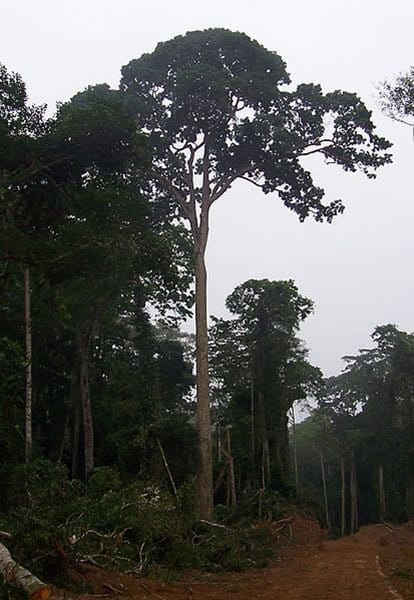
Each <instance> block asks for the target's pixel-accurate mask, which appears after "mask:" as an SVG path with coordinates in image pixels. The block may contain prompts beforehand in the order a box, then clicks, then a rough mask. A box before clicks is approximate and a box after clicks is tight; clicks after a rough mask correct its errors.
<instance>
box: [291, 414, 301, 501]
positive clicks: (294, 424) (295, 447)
mask: <svg viewBox="0 0 414 600" xmlns="http://www.w3.org/2000/svg"><path fill="white" fill-rule="evenodd" d="M292 440H293V464H294V470H295V488H296V493H297V491H298V487H299V471H298V448H297V444H296V418H295V407H294V406H293V405H292Z"/></svg>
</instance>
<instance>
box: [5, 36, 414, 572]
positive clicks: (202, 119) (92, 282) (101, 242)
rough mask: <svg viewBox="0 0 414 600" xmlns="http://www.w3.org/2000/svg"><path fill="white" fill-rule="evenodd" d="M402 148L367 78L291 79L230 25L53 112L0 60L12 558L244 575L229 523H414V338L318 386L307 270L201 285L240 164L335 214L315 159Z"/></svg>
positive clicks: (399, 104) (399, 105) (406, 88)
mask: <svg viewBox="0 0 414 600" xmlns="http://www.w3.org/2000/svg"><path fill="white" fill-rule="evenodd" d="M413 90H414V85H413V74H412V73H409V74H407V75H406V76H401V77H400V79H399V80H398V81H397V82H393V83H385V84H383V86H382V92H381V93H382V101H383V106H384V110H386V111H387V112H388V113H389V114H390V116H392V117H394V118H397V117H398V115H399V116H400V117H402V116H404V115H409V114H410V113H411V112H413V109H412V106H413V104H412V100H413V97H414V92H413ZM390 146H391V144H390V143H389V142H388V141H387V140H385V139H384V138H382V137H379V136H377V135H376V133H375V127H374V125H373V123H372V120H371V113H370V112H369V110H368V109H367V108H366V107H365V105H364V103H363V102H362V101H361V100H360V99H359V98H358V97H357V96H356V95H355V94H352V93H349V92H342V91H335V92H332V93H327V94H325V93H323V91H322V89H321V87H320V86H319V85H314V84H301V85H299V86H297V87H296V88H295V89H293V88H292V86H291V85H290V78H289V75H288V73H287V71H286V66H285V64H284V62H283V60H282V59H281V58H280V57H279V56H278V55H277V54H276V53H274V52H270V51H268V50H266V49H265V48H263V47H262V46H260V45H259V44H258V43H257V42H254V41H252V40H251V39H250V38H248V37H247V36H246V35H244V34H239V33H232V32H229V31H227V30H222V29H211V30H207V31H203V32H191V33H188V34H186V35H185V36H179V37H177V38H175V39H173V40H171V41H169V42H165V43H161V44H159V45H158V46H157V48H156V50H155V51H154V52H153V53H152V54H145V55H143V56H142V57H141V58H139V59H136V60H132V61H131V62H130V63H129V64H128V65H126V66H125V67H123V69H122V79H121V84H120V87H119V89H116V90H115V89H111V88H110V87H109V86H108V85H106V84H101V85H95V86H91V87H89V88H87V89H86V90H84V91H81V92H79V93H78V94H76V95H75V96H74V97H73V98H72V99H71V100H69V101H68V102H64V103H61V104H59V105H58V106H57V109H56V112H55V114H53V115H52V116H49V115H48V113H47V111H46V107H45V106H34V105H32V104H31V103H30V101H29V99H28V97H27V92H26V87H25V84H24V82H23V80H22V78H21V77H20V75H18V74H16V73H14V72H12V71H10V70H8V68H7V67H6V66H3V65H0V203H1V206H0V530H2V531H1V532H0V537H1V536H3V537H2V538H1V541H5V540H6V541H7V547H9V548H10V549H11V550H12V552H13V556H15V557H16V559H17V560H19V561H20V562H22V563H24V564H25V565H27V566H29V567H30V568H31V570H32V571H33V572H34V573H37V574H38V575H40V576H42V577H45V578H47V579H53V580H56V579H57V576H58V574H59V573H62V572H63V570H64V568H65V567H67V565H68V564H69V563H70V561H72V560H74V559H75V557H76V559H77V560H84V561H86V560H90V561H91V562H93V563H96V564H100V565H105V566H116V568H121V567H128V568H129V569H132V570H134V569H135V570H136V572H137V573H140V572H141V571H142V570H145V569H147V570H148V569H150V568H152V567H154V566H155V565H158V566H159V565H164V566H165V565H169V567H171V568H173V569H178V568H182V567H186V566H197V567H203V568H210V569H211V568H214V569H217V568H229V569H230V568H232V569H235V568H247V566H248V563H249V561H250V563H249V564H250V566H251V565H254V564H259V563H260V561H261V560H264V558H266V556H267V554H266V553H267V552H268V551H269V549H268V540H267V538H265V537H263V536H264V535H265V534H263V533H260V532H259V530H254V531H253V530H249V531H248V530H247V529H244V530H243V529H240V530H239V533H238V535H237V536H236V538H235V537H234V535H233V534H232V533H230V532H229V531H228V530H227V529H226V527H225V526H224V525H223V528H222V529H220V527H219V524H220V523H225V524H229V523H236V522H237V523H243V524H244V525H245V526H246V525H248V524H250V523H252V522H254V521H262V520H264V519H269V518H270V519H274V518H276V517H277V516H279V515H281V514H282V512H283V510H284V509H285V508H286V506H288V505H291V506H292V505H296V506H298V507H301V509H302V510H307V511H309V512H310V513H312V514H314V515H316V516H318V517H319V518H320V519H321V521H322V522H323V523H324V526H325V527H326V528H327V529H328V530H330V531H331V532H332V534H333V535H341V534H342V535H344V534H346V533H355V532H356V531H357V529H358V527H359V525H360V524H366V523H371V522H378V521H381V520H390V521H398V522H401V521H403V520H405V519H407V518H409V517H412V516H413V513H414V443H413V439H414V437H413V434H414V406H413V394H414V336H413V335H412V334H410V333H406V332H403V331H400V330H399V329H398V327H396V326H395V325H392V324H385V325H383V324H379V326H378V327H377V328H376V330H375V332H374V333H373V336H372V346H371V347H370V348H368V349H363V350H360V351H359V353H357V354H355V356H349V357H345V359H344V360H345V368H344V370H343V372H342V373H341V374H339V375H337V376H335V377H329V378H324V376H323V374H322V372H321V371H320V369H319V368H318V367H317V366H316V365H312V364H311V363H310V361H309V359H308V349H307V348H306V346H305V344H304V342H303V341H302V340H301V338H300V327H301V324H302V323H303V322H304V321H305V320H306V318H307V317H308V316H309V315H310V314H311V313H312V311H313V310H315V307H314V305H313V301H312V300H311V299H309V298H306V297H305V296H303V295H302V294H301V292H300V290H299V289H298V287H297V286H296V284H295V281H294V277H295V274H294V273H292V279H291V280H287V281H279V280H277V281H270V280H261V279H251V280H248V281H246V282H240V284H239V285H238V286H237V287H236V288H235V289H234V291H233V292H232V293H231V294H230V295H229V296H228V298H227V300H226V307H227V309H228V312H229V314H230V317H229V318H217V317H211V318H210V319H209V318H208V313H207V299H206V281H207V271H206V264H205V250H206V245H207V242H208V234H209V226H210V223H209V214H210V208H211V206H212V204H213V203H215V202H216V201H217V200H219V199H220V198H221V196H223V195H225V193H226V192H227V190H228V189H229V188H230V187H231V186H232V184H233V183H234V182H235V181H236V180H239V179H242V180H247V181H248V182H250V183H251V184H252V185H254V186H256V187H259V188H260V189H261V190H262V191H263V193H265V194H273V195H274V196H276V197H278V198H279V199H280V200H282V202H283V203H284V204H285V206H286V207H287V208H289V209H290V210H292V211H293V212H294V213H296V214H297V216H298V218H299V219H300V220H301V221H303V220H305V219H306V218H307V217H313V218H314V219H316V220H317V221H326V222H328V223H329V222H331V221H332V219H333V218H335V217H336V216H338V215H340V214H341V213H342V211H343V209H344V205H343V204H342V201H340V200H334V201H332V202H327V203H325V202H324V191H323V190H322V189H321V188H320V187H319V186H318V185H317V184H316V183H314V181H313V178H312V175H311V173H310V172H309V171H308V170H307V167H306V166H305V165H306V164H307V163H306V156H308V155H311V154H312V155H316V154H318V155H320V156H321V157H322V159H323V160H324V161H325V162H327V163H335V164H337V165H339V166H340V167H342V168H343V169H344V170H345V171H355V170H361V171H362V172H363V173H365V174H366V175H367V176H368V177H374V176H375V171H376V170H377V169H378V168H379V167H381V166H383V165H385V164H387V163H389V162H390V161H391V155H390V153H389V148H390ZM275 201H277V198H276V199H275ZM275 228H277V223H275ZM193 306H195V334H194V335H193V334H188V333H184V332H183V330H182V325H183V323H184V322H185V320H186V319H188V317H189V316H190V315H191V314H192V311H193ZM316 310H317V307H316ZM186 329H188V327H187V328H186ZM332 335H334V332H332ZM356 352H357V350H356ZM304 404H305V405H306V406H307V412H306V414H307V416H306V418H305V420H304V421H303V422H300V423H297V422H295V407H298V406H303V405H304ZM215 525H217V527H216V528H215V529H214V536H213V538H214V540H213V541H212V539H213V538H212V537H211V527H214V526H215ZM3 530H4V531H3ZM260 536H262V538H261V537H260ZM3 538H4V539H3ZM195 539H196V540H198V541H197V543H194V540H195ZM5 543H6V542H5ZM0 546H2V544H0ZM224 548H225V551H224ZM247 557H248V558H247ZM256 559H257V560H256ZM123 563H124V564H123Z"/></svg>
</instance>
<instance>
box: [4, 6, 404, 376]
mask: <svg viewBox="0 0 414 600" xmlns="http://www.w3.org/2000/svg"><path fill="white" fill-rule="evenodd" d="M0 14H1V21H0V62H3V63H4V64H5V65H6V66H7V68H8V69H11V70H14V71H18V72H19V73H20V74H21V75H22V77H23V79H24V81H25V82H26V84H27V87H28V92H29V95H30V98H31V100H33V101H34V102H36V103H47V104H49V105H50V106H51V107H54V105H55V103H56V101H62V100H67V99H68V98H70V97H71V96H72V95H73V94H75V93H76V92H78V91H80V90H82V89H83V88H84V87H85V86H87V85H89V84H94V83H101V82H107V83H109V84H111V85H113V86H117V84H118V81H119V72H120V67H121V66H122V65H124V64H126V63H127V62H129V61H130V60H131V59H132V58H137V57H139V56H140V55H141V54H142V53H143V52H149V51H151V50H153V49H154V47H155V45H156V44H157V42H158V41H163V40H168V39H170V38H171V37H174V36H175V35H177V34H181V33H185V32H186V31H189V30H194V29H205V28H207V27H226V28H228V29H232V30H238V31H244V32H246V33H247V34H249V35H250V36H251V37H253V38H255V39H257V40H258V41H259V42H260V43H261V44H263V45H264V46H266V47H267V48H269V49H270V50H276V51H277V52H278V53H279V54H280V55H281V56H282V58H283V59H284V60H285V61H286V63H287V68H288V71H289V72H290V74H291V77H292V79H293V82H294V83H295V84H296V83H301V82H314V83H320V84H322V86H323V88H324V91H329V90H334V89H344V90H347V91H351V92H357V93H358V94H359V95H360V96H361V98H362V99H363V100H364V101H365V102H366V104H367V105H368V106H369V107H370V108H371V109H372V110H373V112H374V122H375V123H376V124H377V131H378V133H379V134H381V135H384V136H385V137H387V138H388V139H390V140H391V141H392V142H393V144H394V147H393V150H392V151H393V155H394V163H393V165H391V166H386V167H384V168H383V169H381V170H380V171H379V172H378V177H377V179H376V180H375V181H374V182H372V181H370V180H368V179H366V178H364V177H363V176H362V175H359V174H349V173H344V172H343V171H341V170H340V169H339V168H338V167H335V166H326V165H324V164H322V163H321V162H319V161H318V160H315V161H312V165H311V166H312V172H313V173H314V175H315V181H316V182H317V183H318V184H320V185H322V186H323V187H325V189H326V191H327V198H326V199H327V200H333V199H336V198H342V199H343V200H344V202H345V205H346V211H345V213H344V214H343V215H342V216H339V217H338V218H337V219H336V221H335V222H334V223H333V224H332V225H327V224H317V223H314V222H311V221H308V222H306V223H304V224H300V223H299V222H298V220H297V217H296V216H295V215H294V214H293V213H291V212H290V211H289V210H288V209H287V208H285V207H284V206H283V205H282V203H281V202H280V200H279V199H278V197H277V196H263V195H262V194H261V192H260V190H258V189H257V188H255V187H254V186H249V184H248V183H245V182H243V183H240V184H239V185H237V186H234V188H233V189H232V190H231V191H230V192H229V193H228V194H227V195H226V196H224V197H223V198H222V199H221V200H219V201H218V202H217V204H216V205H215V206H214V207H213V209H212V227H211V237H210V241H209V247H208V270H209V312H210V313H212V314H216V315H222V314H225V311H224V301H225V298H226V296H227V295H228V294H229V293H230V292H231V291H232V290H233V288H234V287H235V286H236V285H238V284H239V283H242V282H243V281H245V280H247V279H250V278H268V279H294V280H295V282H296V284H297V285H298V287H299V289H300V291H301V293H303V294H304V295H306V296H309V297H310V298H312V299H313V300H314V302H315V313H314V315H313V316H312V317H310V318H309V319H308V322H307V323H306V325H305V326H304V327H303V329H302V332H301V335H302V337H303V338H304V339H305V341H306V343H307V345H308V347H309V348H310V350H311V354H310V358H311V360H312V361H313V363H314V364H315V365H318V366H320V367H321V368H322V369H323V371H324V373H325V374H327V375H330V374H334V373H336V372H338V371H339V370H340V369H341V368H342V363H341V360H340V358H341V356H343V355H344V354H353V353H355V352H357V350H358V348H361V347H365V346H367V345H369V343H370V334H371V333H372V331H373V329H374V327H375V326H376V325H378V324H385V323H389V322H392V323H396V324H397V325H399V326H400V327H401V328H403V329H405V330H407V331H413V330H414V312H413V298H414V267H413V256H414V235H413V231H414V202H413V200H414V187H413V165H414V141H413V134H412V131H411V130H410V129H409V128H408V127H406V126H404V125H401V124H398V123H394V122H392V121H390V120H389V119H387V118H386V117H384V116H383V115H382V114H381V113H380V112H379V110H378V108H377V106H376V91H375V85H376V84H377V83H378V82H379V81H381V80H383V79H384V78H386V77H392V76H393V75H395V74H396V73H398V72H400V71H405V70H406V69H407V68H408V67H409V66H410V65H412V64H414V45H413V42H412V40H413V34H412V27H413V23H414V2H412V1H410V0H404V1H403V0H394V1H393V2H389V1H385V0H376V1H374V0H359V1H357V0H296V1H295V0H290V2H282V1H278V0H268V1H265V0H255V1H254V2H253V1H251V2H250V1H247V0H238V1H236V0H220V1H219V0H209V1H208V2H196V1H194V0H193V1H189V0H175V1H174V2H172V1H171V0H168V1H167V0H158V2H149V1H140V0H118V1H117V2H115V1H114V0H83V1H81V0H70V1H67V0H15V1H14V2H7V3H6V1H5V0H1V13H0Z"/></svg>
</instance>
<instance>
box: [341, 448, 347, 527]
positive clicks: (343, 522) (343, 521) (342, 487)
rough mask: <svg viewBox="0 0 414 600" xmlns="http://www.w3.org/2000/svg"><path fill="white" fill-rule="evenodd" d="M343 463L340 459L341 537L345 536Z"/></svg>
mask: <svg viewBox="0 0 414 600" xmlns="http://www.w3.org/2000/svg"><path fill="white" fill-rule="evenodd" d="M345 496H346V487H345V461H344V459H343V458H341V535H342V536H344V535H345V530H346V509H345Z"/></svg>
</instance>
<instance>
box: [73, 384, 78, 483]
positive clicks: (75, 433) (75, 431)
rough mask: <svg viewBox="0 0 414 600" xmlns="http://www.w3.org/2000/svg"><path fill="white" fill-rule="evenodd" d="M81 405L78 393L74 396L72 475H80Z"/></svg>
mask: <svg viewBox="0 0 414 600" xmlns="http://www.w3.org/2000/svg"><path fill="white" fill-rule="evenodd" d="M79 436H80V405H79V398H78V394H76V396H74V397H73V431H72V477H77V476H78V475H79Z"/></svg>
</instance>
